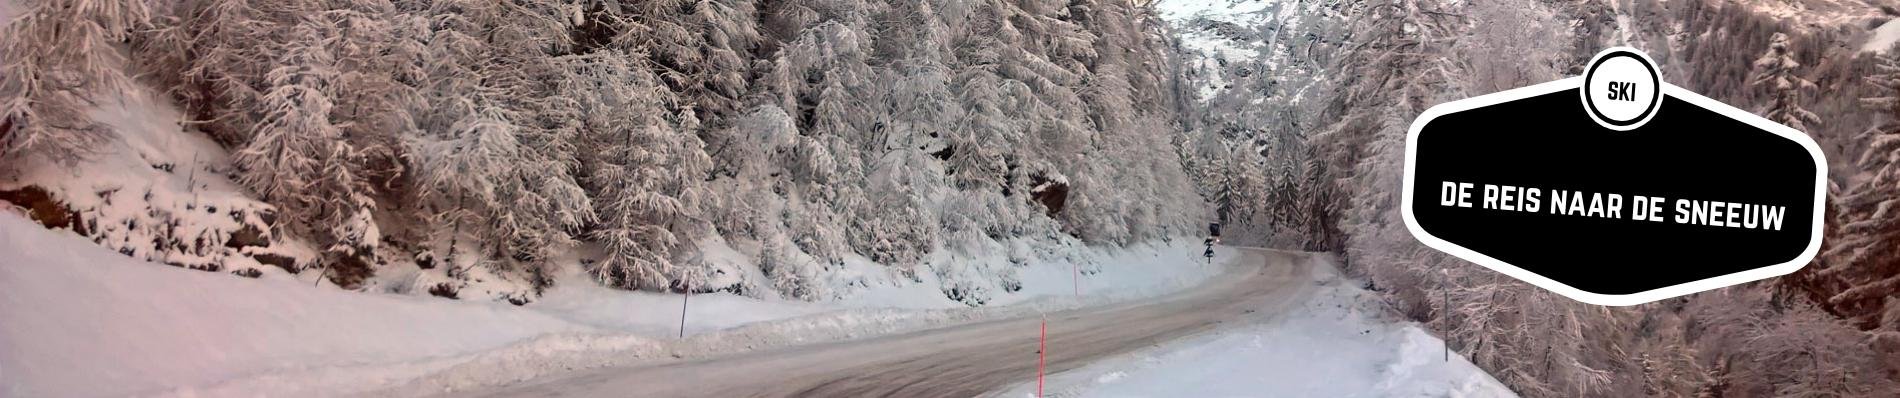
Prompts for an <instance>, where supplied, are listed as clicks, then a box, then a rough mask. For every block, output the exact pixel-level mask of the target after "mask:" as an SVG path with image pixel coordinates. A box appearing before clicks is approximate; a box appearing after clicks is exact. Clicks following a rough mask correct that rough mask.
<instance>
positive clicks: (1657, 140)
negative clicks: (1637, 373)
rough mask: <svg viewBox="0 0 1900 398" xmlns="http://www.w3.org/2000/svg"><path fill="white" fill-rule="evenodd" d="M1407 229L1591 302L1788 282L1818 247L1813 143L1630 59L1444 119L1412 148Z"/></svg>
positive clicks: (1444, 108) (1443, 113)
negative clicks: (1669, 80) (1780, 279)
mask: <svg viewBox="0 0 1900 398" xmlns="http://www.w3.org/2000/svg"><path fill="white" fill-rule="evenodd" d="M1405 160H1406V166H1405V167H1406V168H1405V188H1404V189H1405V190H1404V195H1403V197H1404V199H1403V200H1404V204H1403V206H1404V207H1403V212H1404V216H1405V223H1406V227H1407V228H1408V229H1409V230H1411V232H1412V234H1413V235H1414V236H1416V237H1417V238H1418V239H1419V240H1420V241H1422V242H1424V243H1425V244H1426V245H1428V246H1431V247H1432V248H1435V249H1438V250H1441V251H1444V252H1446V253H1450V254H1452V255H1455V256H1458V257H1459V258H1463V259H1465V260H1467V261H1471V262H1473V263H1477V264H1479V265H1483V266H1485V267H1488V268H1491V269H1493V270H1496V271H1498V272H1502V273H1504V274H1507V275H1510V276H1512V277H1516V278H1518V279H1522V280H1524V281H1527V282H1530V283H1532V284H1535V285H1537V286H1539V287H1543V288H1545V289H1549V290H1551V291H1554V292H1557V293H1559V294H1562V295H1564V296H1567V297H1570V298H1572V299H1576V300H1578V301H1583V302H1586V303H1592V304H1601V305H1634V304H1641V303H1646V302H1651V301H1656V300H1661V299H1664V298H1669V297H1675V296H1681V295H1685V294H1690V293H1695V292H1700V291H1704V290H1709V289H1714V288H1719V287H1724V286H1730V285H1735V284H1739V283H1743V282H1749V281H1754V280H1760V279H1764V278H1770V277H1775V276H1780V275H1785V274H1788V273H1791V272H1794V271H1795V270H1798V269H1800V268H1801V267H1802V266H1803V265H1805V264H1807V263H1808V262H1809V261H1810V260H1812V259H1813V258H1814V256H1815V254H1816V252H1817V251H1818V250H1819V249H1820V246H1821V222H1822V210H1823V202H1822V201H1823V200H1825V197H1824V195H1825V194H1826V190H1825V189H1824V184H1825V181H1826V179H1827V176H1826V173H1827V168H1826V167H1825V164H1826V162H1825V161H1824V159H1823V158H1822V155H1821V151H1820V149H1819V147H1818V146H1816V145H1815V143H1814V140H1813V139H1811V138H1809V137H1808V136H1807V134H1805V133H1802V132H1800V131H1797V130H1795V129H1793V128H1789V127H1788V126H1784V125H1781V124H1777V123H1774V122H1772V121H1769V120H1767V119H1764V118H1762V117H1760V116H1756V115H1754V114H1752V113H1750V112H1747V111H1743V110H1740V109H1736V108H1735V107H1731V106H1728V105H1726V104H1723V103H1721V102H1717V101H1715V100H1712V99H1709V98H1707V97H1703V96H1701V95H1697V94H1695V93H1693V92H1689V91H1688V90H1685V89H1683V88H1681V87H1676V86H1673V85H1669V84H1667V83H1664V82H1663V81H1662V78H1661V75H1660V73H1658V72H1657V68H1656V64H1655V62H1654V61H1651V60H1650V59H1649V58H1648V56H1647V55H1645V54H1643V53H1642V52H1640V51H1637V50H1635V49H1630V48H1612V49H1610V50H1606V51H1604V52H1602V53H1600V54H1598V55H1597V56H1596V57H1595V58H1594V59H1592V60H1591V62H1590V64H1589V65H1588V68H1587V69H1586V72H1585V75H1584V76H1579V77H1572V78H1569V79H1564V80H1559V81H1554V82H1549V83H1544V84H1539V85H1535V86H1530V87H1524V88H1519V89H1514V90H1509V91H1504V92H1500V93H1496V94H1490V95H1485V96H1480V97H1475V98H1469V99H1464V100H1459V101H1454V102H1450V103H1446V104H1441V105H1438V106H1434V107H1432V108H1431V109H1429V110H1427V111H1425V113H1424V114H1422V115H1420V116H1419V118H1418V120H1417V121H1415V122H1413V124H1412V127H1411V131H1410V135H1409V136H1408V137H1407V140H1406V157H1405Z"/></svg>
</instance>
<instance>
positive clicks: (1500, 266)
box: [1400, 52, 1827, 306]
mask: <svg viewBox="0 0 1900 398" xmlns="http://www.w3.org/2000/svg"><path fill="white" fill-rule="evenodd" d="M1639 53H1640V52H1639ZM1582 85H1583V77H1582V76H1576V77H1571V78H1567V79H1563V80H1557V81H1552V82H1546V83H1540V84H1536V85H1532V86H1528V87H1520V88H1515V89H1511V90H1505V91H1501V92H1497V93H1493V94H1487V95H1482V96H1477V97H1472V98H1466V99H1462V100H1457V101H1452V102H1447V103H1443V104H1439V105H1436V106H1433V107H1431V108H1430V109H1426V110H1425V112H1424V113H1422V114H1419V116H1418V118H1417V119H1415V120H1413V121H1412V126H1411V128H1410V129H1409V130H1408V131H1407V132H1406V136H1405V187H1404V193H1403V202H1401V204H1400V209H1401V212H1402V213H1403V215H1404V218H1405V229H1407V230H1409V231H1411V232H1412V236H1413V237H1416V238H1418V240H1419V241H1420V242H1423V243H1424V244H1425V245H1426V246H1429V247H1431V248H1433V249H1438V250H1439V251H1443V252H1445V253H1449V254H1451V255H1453V256H1457V257H1458V258H1461V259H1464V260H1465V261H1470V262H1473V263H1477V264H1478V265H1482V266H1484V267H1485V268H1490V269H1492V270H1494V271H1497V272H1501V273H1504V274H1505V275H1509V276H1511V277H1513V278H1517V279H1518V280H1522V281H1525V282H1530V283H1531V284H1532V285H1537V286H1538V287H1542V288H1544V289H1548V290H1550V291H1553V292H1556V293H1557V294H1561V295H1563V296H1564V297H1569V298H1571V299H1574V300H1577V301H1581V302H1585V303H1589V304H1596V305H1606V306H1630V305H1637V304H1643V303H1649V302H1654V301H1658V300H1662V299H1667V298H1672V297H1677V296H1683V295H1688V294H1692V293H1697V292H1702V291H1706V290H1711V289H1717V288H1723V287H1728V286H1734V285H1739V284H1742V283H1747V282H1753V281H1757V280H1762V279H1767V278H1772V277H1777V276H1782V275H1787V274H1790V273H1794V272H1795V271H1797V270H1800V269H1801V267H1803V266H1806V265H1807V264H1808V262H1809V261H1812V260H1814V256H1815V255H1816V254H1817V253H1819V252H1820V250H1821V233H1822V216H1823V214H1824V213H1823V212H1824V211H1825V210H1826V200H1827V198H1826V195H1827V186H1826V184H1827V161H1826V159H1825V158H1824V157H1823V155H1822V154H1821V147H1820V145H1817V144H1815V142H1814V139H1813V138H1810V137H1808V135H1807V134H1805V133H1802V132H1801V131H1799V130H1795V129H1793V128H1790V127H1788V126H1783V125H1781V124H1780V123H1775V122H1773V121H1769V120H1768V119H1765V118H1762V117H1761V116H1757V115H1755V114H1754V113H1751V112H1748V111H1744V110H1741V109H1736V108H1735V107H1733V106H1729V105H1728V104H1724V103H1721V102H1720V101H1716V100H1714V99H1710V98H1709V97H1704V96H1702V95H1700V94H1696V93H1694V92H1690V91H1689V90H1687V89H1683V88H1681V87H1676V86H1675V85H1672V84H1669V83H1667V82H1665V83H1662V89H1663V92H1662V94H1663V95H1664V96H1667V97H1675V98H1677V99H1680V100H1683V101H1684V102H1688V103H1689V104H1692V105H1695V106H1699V107H1703V108H1705V109H1708V110H1710V111H1714V112H1716V113H1718V114H1721V115H1723V116H1727V117H1729V118H1733V119H1735V120H1738V121H1741V122H1743V123H1746V124H1748V125H1749V126H1753V127H1755V128H1759V129H1762V130H1767V131H1768V132H1772V133H1774V134H1775V135H1779V136H1781V137H1782V138H1786V139H1789V140H1792V141H1794V142H1795V143H1798V144H1801V147H1803V148H1807V149H1808V154H1809V155H1810V156H1811V157H1812V158H1813V159H1814V216H1813V217H1812V220H1813V221H1814V225H1813V226H1812V231H1813V237H1812V238H1810V239H1809V240H1808V248H1807V249H1806V250H1803V251H1802V252H1801V255H1799V256H1796V257H1795V259H1794V261H1789V262H1786V263H1781V264H1777V265H1773V266H1767V267H1760V268H1755V269H1750V270H1747V271H1742V272H1737V273H1732V274H1727V275H1721V276H1717V277H1713V278H1708V279H1702V280H1698V281H1694V282H1688V283H1683V284H1679V285H1673V286H1666V287H1661V288H1656V289H1652V290H1647V291H1642V292H1637V293H1630V294H1600V293H1591V292H1586V291H1583V290H1582V289H1577V288H1575V287H1571V286H1570V285H1566V284H1563V283H1561V282H1557V281H1555V280H1551V279H1550V278H1545V277H1543V276H1542V275H1538V274H1536V273H1532V272H1530V271H1526V270H1524V269H1523V268H1518V267H1516V266H1513V265H1511V264H1509V263H1505V262H1503V261H1500V260H1498V259H1495V258H1491V257H1490V256H1486V255H1484V254H1480V253H1478V252H1475V251H1472V250H1471V249H1466V248H1465V247H1463V246H1459V245H1457V244H1453V243H1451V242H1447V241H1445V240H1443V239H1439V238H1438V237H1436V236H1432V234H1430V233H1427V232H1425V229H1424V228H1421V227H1419V225H1418V221H1417V220H1416V219H1415V217H1414V216H1413V215H1412V200H1413V198H1412V191H1413V188H1412V187H1413V179H1414V177H1415V172H1416V167H1415V162H1416V161H1417V159H1418V133H1419V131H1421V130H1423V129H1424V127H1425V125H1426V124H1428V123H1431V122H1432V120H1434V119H1437V118H1438V117H1439V116H1444V115H1448V114H1452V113H1457V112H1463V111H1467V110H1471V109H1476V108H1481V107H1486V106H1491V105H1497V104H1500V103H1505V102H1510V101H1516V100H1520V99H1525V98H1530V97H1535V96H1539V95H1544V94H1550V93H1555V92H1560V91H1564V90H1576V89H1578V88H1579V87H1582ZM1665 99H1666V98H1658V99H1657V103H1658V105H1657V106H1658V107H1660V106H1661V102H1662V101H1664V100H1665ZM1658 111H1659V112H1660V109H1658ZM1585 112H1588V110H1585ZM1606 133H1607V132H1606Z"/></svg>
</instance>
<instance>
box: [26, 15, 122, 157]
mask: <svg viewBox="0 0 1900 398" xmlns="http://www.w3.org/2000/svg"><path fill="white" fill-rule="evenodd" d="M15 3H16V4H15V5H13V7H16V8H17V9H18V10H19V12H20V14H19V15H15V16H13V18H12V20H9V21H0V159H6V158H10V157H17V156H20V155H26V154H33V155H39V156H44V157H46V158H47V159H51V160H56V161H62V162H68V163H70V162H72V161H75V160H76V158H77V157H79V156H83V155H85V154H86V152H87V150H88V149H89V148H91V147H92V146H94V145H97V144H98V143H99V142H100V140H101V139H103V138H104V137H105V135H106V134H107V132H106V130H105V127H102V126H100V125H99V124H98V123H96V122H94V121H93V120H92V118H91V117H89V116H87V115H86V112H87V111H88V110H90V109H91V108H92V106H91V104H92V103H93V102H94V99H95V98H105V97H110V96H113V95H115V94H117V92H118V91H119V90H122V89H124V88H125V87H124V85H125V84H128V83H130V79H129V78H128V77H127V76H126V75H125V72H124V69H123V60H122V59H120V56H119V50H118V49H117V48H116V47H115V46H116V45H117V44H118V43H120V42H123V41H125V40H126V39H127V38H128V37H130V35H129V34H130V33H131V32H132V30H134V29H143V28H144V27H145V26H146V21H147V18H149V11H148V10H147V8H146V2H144V1H138V0H25V1H16V2H15Z"/></svg>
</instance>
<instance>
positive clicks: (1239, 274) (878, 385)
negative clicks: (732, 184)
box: [479, 249, 1315, 397]
mask: <svg viewBox="0 0 1900 398" xmlns="http://www.w3.org/2000/svg"><path fill="white" fill-rule="evenodd" d="M1242 253H1245V254H1244V255H1246V256H1247V257H1246V258H1245V259H1243V261H1242V262H1240V263H1239V264H1257V265H1258V266H1237V267H1235V268H1234V269H1230V270H1228V272H1227V274H1225V275H1222V276H1219V277H1216V278H1214V279H1213V280H1212V281H1210V282H1209V283H1208V284H1207V285H1204V286H1201V287H1199V288H1196V289H1194V290H1190V291H1185V292H1181V293H1177V294H1174V295H1171V296H1163V297H1159V298H1154V299H1149V300H1143V301H1137V302H1132V303H1125V304H1119V305H1114V306H1106V307H1099V308H1089V309H1080V310H1073V311H1064V312H1057V313H1051V314H1048V315H1047V319H1048V350H1049V353H1048V356H1047V372H1048V373H1050V374H1054V373H1057V372H1061V371H1063V370H1068V369H1073V368H1076V367H1080V366H1082V365H1085V364H1087V363H1088V362H1090V361H1093V360H1096V359H1099V358H1102V357H1106V356H1111V355H1115V354H1120V353H1125V352H1129V351H1132V350H1136V349H1140V348H1143V347H1148V346H1151V345H1154V344H1156V343H1160V342H1163V341H1167V340H1171V339H1175V338H1180V337H1184V336H1188V335H1192V334H1195V333H1199V332H1202V331H1206V330H1209V329H1211V328H1213V327H1215V326H1216V325H1219V324H1221V323H1222V322H1225V321H1230V320H1235V319H1238V318H1242V317H1252V316H1262V315H1266V314H1271V313H1276V312H1280V311H1282V310H1284V309H1285V308H1290V307H1291V306H1292V305H1294V304H1297V303H1298V302H1300V300H1302V299H1304V297H1305V296H1306V295H1307V294H1309V293H1310V291H1311V290H1312V289H1311V286H1312V284H1310V283H1305V282H1307V281H1308V278H1307V276H1308V275H1307V274H1308V273H1309V272H1311V271H1312V267H1313V266H1314V263H1315V262H1314V261H1313V259H1312V258H1310V257H1309V255H1307V254H1304V253H1294V252H1280V251H1270V250H1251V249H1243V250H1242ZM1041 326H1042V320H1041V319H1040V318H1033V317H1032V318H1017V319H1005V320H996V321H989V322H980V323H971V324H965V325H958V326H952V327H946V328H940V329H932V330H924V331H918V332H912V333H904V334H896V335H889V336H882V337H876V338H869V339H861V340H853V341H842V342H835V343H827V344H815V345H808V346H798V347H787V348H783V349H777V350H766V351H757V352H748V353H742V354H734V355H730V356H723V357H714V358H706V359H697V360H687V361H677V362H668V363H659V364H643V365H637V366H627V367H616V368H604V369H595V370H588V371H584V372H580V373H575V374H572V375H564V376H561V377H554V378H548V379H542V380H537V381H533V382H530V383H527V384H521V385H514V386H507V387H503V388H501V389H498V390H495V391H490V392H486V393H483V394H479V396H496V397H525V396H533V397H620V396H654V397H780V396H800V397H803V396H809V397H857V396H901V397H971V396H978V395H983V394H985V393H988V392H991V391H994V390H997V389H999V388H1003V387H1007V386H1011V385H1014V384H1016V383H1022V382H1025V381H1033V380H1034V379H1035V377H1036V345H1037V335H1038V333H1039V332H1040V331H1041Z"/></svg>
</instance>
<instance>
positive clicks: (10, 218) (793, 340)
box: [0, 210, 1237, 397]
mask: <svg viewBox="0 0 1900 398" xmlns="http://www.w3.org/2000/svg"><path fill="white" fill-rule="evenodd" d="M1175 242H1176V244H1172V245H1163V244H1158V245H1151V246H1138V247H1135V248H1131V249H1126V250H1120V249H1112V250H1099V251H1094V253H1095V255H1098V256H1100V258H1099V263H1097V264H1099V265H1098V268H1099V272H1097V273H1095V274H1093V275H1080V276H1079V278H1078V277H1077V276H1075V275H1074V274H1071V271H1070V270H1071V268H1070V267H1069V266H1068V265H1065V264H1030V265H1027V266H1025V269H1024V270H1023V273H1022V276H1023V282H1024V289H1023V290H1022V291H1019V292H1015V293H1009V294H1003V295H1001V296H1000V298H999V300H998V303H996V304H1009V305H993V306H988V307H982V308H969V307H967V306H965V305H963V304H962V303H959V302H955V301H951V300H948V299H943V298H942V296H941V294H940V292H938V291H937V287H936V286H934V285H930V284H913V285H907V286H883V287H873V288H870V289H867V290H866V291H865V294H864V295H861V296H859V297H856V298H854V299H852V300H846V301H841V302H825V303H806V302H787V301H773V300H760V299H752V298H745V297H740V296H735V295H731V294H723V293H722V294H706V295H696V296H693V298H692V299H691V302H690V304H691V306H690V307H689V308H690V309H691V310H690V311H689V312H688V314H687V322H688V329H689V332H690V333H691V334H692V335H690V336H687V338H685V339H679V338H677V337H676V336H674V333H676V332H677V330H676V329H675V328H677V327H678V325H677V322H678V320H679V315H680V313H679V308H680V301H679V299H680V296H678V295H663V294H651V293H635V292H625V291H619V290H612V289H606V288H601V287H598V286H597V285H595V284H593V283H589V282H587V281H584V280H572V281H569V282H568V283H562V284H559V285H557V287H556V288H555V289H554V290H551V291H550V292H549V293H548V295H547V296H546V297H545V299H544V300H541V301H538V302H535V303H531V304H529V305H527V306H522V307H517V306H513V305H509V304H507V303H503V302H478V301H457V300H446V299H440V298H435V297H428V296H411V295H388V294H366V293H361V292H349V291H341V290H336V289H330V288H313V287H311V286H310V285H308V284H306V283H304V282H302V281H298V280H294V279H270V278H266V279H261V280H254V279H247V278H239V277H233V276H231V275H226V274H223V273H210V272H200V271H194V270H189V269H184V268H176V267H167V266H162V265H157V264H151V263H147V262H144V261H139V260H135V259H131V258H128V257H126V256H123V255H120V254H119V253H116V252H114V251H111V250H108V249H106V248H103V247H100V246H98V245H96V244H94V243H92V242H90V241H87V240H86V239H84V238H81V237H79V236H76V235H74V234H72V233H71V232H69V231H55V230H47V229H45V228H44V227H42V226H40V225H38V224H36V223H34V222H32V221H29V220H27V219H26V218H25V217H24V216H23V215H21V214H18V213H17V212H16V211H14V210H0V395H4V396H79V397H86V396H123V395H176V396H334V395H349V394H361V393H376V394H385V393H390V392H392V391H395V392H397V395H409V394H408V393H417V394H419V393H424V392H441V391H454V390H460V389H465V388H473V387H481V386H490V385H495V384H499V383H507V382H511V381H515V380H523V379H527V378H532V377H536V376H542V375H546V374H550V373H555V372H561V371H566V370H571V369H577V368H586V367H596V366H607V365H612V364H617V363H628V362H636V361H643V360H651V359H660V358H667V359H671V358H679V357H697V356H707V355H716V354H721V353H730V352H737V351H743V350H751V349H758V348H765V347H772V346H782V345H788V344H798V343H810V342H820V341H834V340H841V339H849V338H855V337H863V336H868V335H874V334H880V333H889V332H896V331H904V330H915V329H922V328H928V327H933V326H941V325H947V324H953V323H959V322H968V321H973V320H979V319H984V318H991V317H1002V316H1013V315H1022V314H1027V313H1035V312H1037V311H1046V310H1055V309H1062V308H1072V307H1078V306H1084V305H1091V304H1100V303H1102V302H1105V301H1109V300H1117V299H1129V298H1135V297H1144V296H1152V295H1157V294H1163V293H1167V292H1171V291H1175V290H1178V289H1181V288H1184V287H1188V286H1193V285H1195V284H1198V283H1200V282H1201V281H1203V280H1205V279H1206V278H1207V277H1208V276H1210V275H1213V274H1214V273H1215V272H1216V271H1217V270H1218V269H1219V267H1218V266H1210V265H1205V264H1199V263H1198V262H1197V261H1194V260H1198V258H1196V257H1195V254H1198V250H1199V247H1196V246H1197V245H1193V244H1190V243H1198V242H1189V241H1187V240H1176V241H1175ZM1091 250H1093V249H1091ZM1223 257H1224V258H1234V257H1237V256H1233V255H1231V254H1228V255H1224V256H1223ZM563 277H564V278H580V276H579V275H565V276H563ZM1078 279H1079V280H1080V281H1081V284H1080V290H1081V293H1082V294H1081V295H1080V296H1076V295H1074V293H1075V291H1074V289H1075V286H1074V285H1072V283H1074V281H1075V280H1078ZM932 294H935V297H936V299H935V301H934V302H933V301H930V300H925V299H924V298H927V297H930V296H931V295H932ZM899 297H908V298H909V299H907V300H897V299H893V301H891V303H892V304H894V305H884V302H882V301H880V299H878V298H899Z"/></svg>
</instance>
